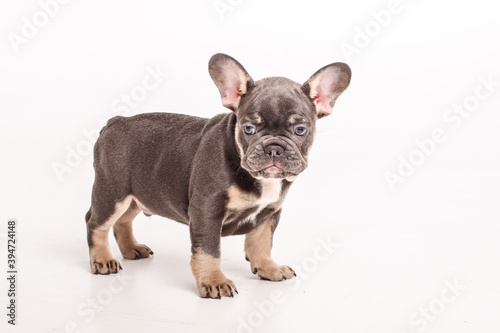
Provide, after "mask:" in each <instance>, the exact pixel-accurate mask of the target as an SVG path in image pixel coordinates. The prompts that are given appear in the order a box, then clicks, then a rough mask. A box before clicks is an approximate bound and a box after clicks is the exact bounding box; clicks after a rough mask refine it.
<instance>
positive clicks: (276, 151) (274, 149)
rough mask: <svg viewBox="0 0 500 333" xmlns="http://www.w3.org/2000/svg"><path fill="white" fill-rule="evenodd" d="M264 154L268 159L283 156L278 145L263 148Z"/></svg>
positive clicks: (281, 149) (281, 148)
mask: <svg viewBox="0 0 500 333" xmlns="http://www.w3.org/2000/svg"><path fill="white" fill-rule="evenodd" d="M264 152H265V153H266V154H267V155H269V156H270V157H277V156H281V155H283V152H284V150H283V147H281V146H279V145H269V146H266V148H264Z"/></svg>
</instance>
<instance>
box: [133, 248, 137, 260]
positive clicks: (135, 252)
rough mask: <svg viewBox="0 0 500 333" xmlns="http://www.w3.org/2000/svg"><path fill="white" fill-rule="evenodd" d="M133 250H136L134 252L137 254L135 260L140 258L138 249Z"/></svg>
mask: <svg viewBox="0 0 500 333" xmlns="http://www.w3.org/2000/svg"><path fill="white" fill-rule="evenodd" d="M132 251H134V254H135V258H134V260H136V259H139V252H137V251H136V250H132Z"/></svg>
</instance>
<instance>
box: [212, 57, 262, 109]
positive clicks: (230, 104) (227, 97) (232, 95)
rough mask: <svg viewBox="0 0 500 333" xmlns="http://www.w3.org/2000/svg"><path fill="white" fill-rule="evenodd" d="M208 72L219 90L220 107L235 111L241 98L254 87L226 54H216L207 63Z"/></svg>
mask: <svg viewBox="0 0 500 333" xmlns="http://www.w3.org/2000/svg"><path fill="white" fill-rule="evenodd" d="M208 72H209V73H210V77H211V78H212V80H214V82H215V85H216V86H217V88H219V92H220V97H221V99H222V105H224V106H225V107H226V108H228V109H230V110H233V111H236V109H237V108H238V105H239V104H240V100H241V96H243V95H245V94H246V93H247V92H248V90H249V89H251V88H253V87H254V86H255V83H254V82H253V80H252V78H251V77H250V75H248V73H247V71H246V70H245V68H243V66H241V64H240V63H239V62H238V61H236V60H235V59H233V58H232V57H230V56H228V55H227V54H223V53H217V54H215V55H213V56H212V58H210V61H209V62H208Z"/></svg>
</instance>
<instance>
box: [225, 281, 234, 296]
mask: <svg viewBox="0 0 500 333" xmlns="http://www.w3.org/2000/svg"><path fill="white" fill-rule="evenodd" d="M226 286H227V287H228V288H229V293H230V294H231V297H234V294H233V288H232V287H231V286H230V285H229V284H227V283H226Z"/></svg>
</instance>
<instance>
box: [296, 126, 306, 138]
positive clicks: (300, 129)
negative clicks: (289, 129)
mask: <svg viewBox="0 0 500 333" xmlns="http://www.w3.org/2000/svg"><path fill="white" fill-rule="evenodd" d="M306 133H307V128H305V127H303V126H299V127H297V128H296V129H295V134H296V135H298V136H303V135H305V134H306Z"/></svg>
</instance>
